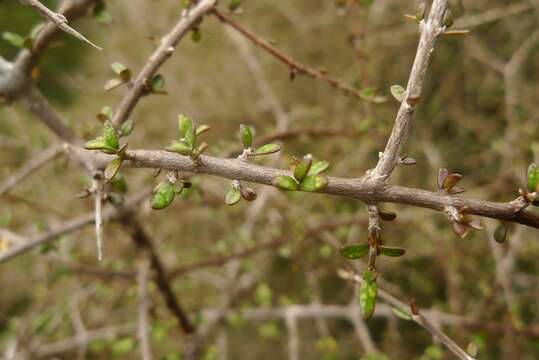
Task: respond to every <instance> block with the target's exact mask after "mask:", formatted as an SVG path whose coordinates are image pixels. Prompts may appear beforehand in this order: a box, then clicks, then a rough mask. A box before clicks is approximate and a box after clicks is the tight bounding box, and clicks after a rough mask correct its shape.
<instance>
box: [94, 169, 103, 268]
mask: <svg viewBox="0 0 539 360" xmlns="http://www.w3.org/2000/svg"><path fill="white" fill-rule="evenodd" d="M103 187H104V183H103V180H102V179H101V178H94V179H93V186H92V190H93V192H94V197H95V236H96V241H97V260H99V261H102V260H103V214H102V213H103V211H102V208H103Z"/></svg>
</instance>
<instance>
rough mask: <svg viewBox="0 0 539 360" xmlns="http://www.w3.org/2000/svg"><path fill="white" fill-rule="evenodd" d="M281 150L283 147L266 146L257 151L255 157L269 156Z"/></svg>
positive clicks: (275, 145)
mask: <svg viewBox="0 0 539 360" xmlns="http://www.w3.org/2000/svg"><path fill="white" fill-rule="evenodd" d="M279 150H281V147H280V146H279V145H277V144H266V145H262V146H261V147H259V148H258V149H256V150H255V153H254V154H253V155H269V154H273V153H276V152H278V151H279Z"/></svg>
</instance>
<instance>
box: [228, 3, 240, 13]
mask: <svg viewBox="0 0 539 360" xmlns="http://www.w3.org/2000/svg"><path fill="white" fill-rule="evenodd" d="M240 6H241V0H230V1H229V2H228V10H230V11H234V10H237V9H238V8H239V7H240Z"/></svg>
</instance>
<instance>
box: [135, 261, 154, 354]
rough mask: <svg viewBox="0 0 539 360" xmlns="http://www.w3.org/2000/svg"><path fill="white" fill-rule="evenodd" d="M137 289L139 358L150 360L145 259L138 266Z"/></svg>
mask: <svg viewBox="0 0 539 360" xmlns="http://www.w3.org/2000/svg"><path fill="white" fill-rule="evenodd" d="M138 288H139V296H138V302H139V304H138V338H139V341H140V344H141V346H140V352H141V358H142V360H151V359H152V349H151V345H150V333H149V331H150V322H149V320H148V310H149V306H150V304H149V300H148V262H147V261H146V260H145V259H141V260H140V263H139V266H138Z"/></svg>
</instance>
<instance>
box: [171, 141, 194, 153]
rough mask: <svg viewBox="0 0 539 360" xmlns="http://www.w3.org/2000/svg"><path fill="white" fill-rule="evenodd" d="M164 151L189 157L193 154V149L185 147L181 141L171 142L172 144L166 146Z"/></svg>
mask: <svg viewBox="0 0 539 360" xmlns="http://www.w3.org/2000/svg"><path fill="white" fill-rule="evenodd" d="M166 150H167V151H170V152H175V153H178V154H180V155H185V156H188V155H191V153H192V152H193V147H192V146H190V145H187V144H186V143H185V142H183V141H176V140H173V141H172V144H170V146H168V147H167V148H166Z"/></svg>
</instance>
